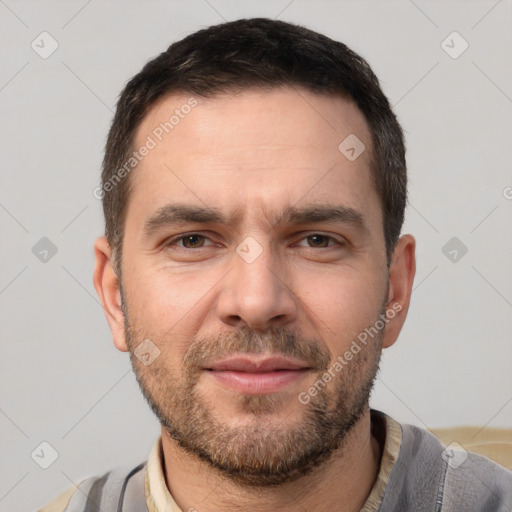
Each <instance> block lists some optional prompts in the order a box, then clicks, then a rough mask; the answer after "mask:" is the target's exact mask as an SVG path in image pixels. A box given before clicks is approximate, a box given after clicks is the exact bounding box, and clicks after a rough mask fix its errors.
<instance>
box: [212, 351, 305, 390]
mask: <svg viewBox="0 0 512 512" xmlns="http://www.w3.org/2000/svg"><path fill="white" fill-rule="evenodd" d="M311 370H312V367H311V366H308V365H307V364H306V363H304V362H301V361H299V360H296V359H292V358H288V357H283V356H268V355H266V356H260V357H256V356H252V355H251V356H249V355H247V356H239V355H238V356H235V357H230V358H227V359H222V360H219V361H215V362H213V363H211V364H209V365H207V366H206V367H205V368H204V372H205V373H206V374H207V376H209V377H211V378H213V379H215V380H216V381H217V382H219V383H221V384H222V385H224V386H226V387H228V388H230V389H233V390H235V391H238V392H241V393H244V394H249V395H264V394H270V393H276V392H278V391H280V390H283V389H284V388H286V387H287V386H290V385H291V384H293V383H296V382H298V381H299V380H301V379H302V378H304V376H305V375H306V374H307V373H308V372H310V371H311Z"/></svg>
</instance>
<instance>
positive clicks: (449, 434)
mask: <svg viewBox="0 0 512 512" xmlns="http://www.w3.org/2000/svg"><path fill="white" fill-rule="evenodd" d="M430 432H432V434H434V435H435V436H436V437H437V438H438V439H439V440H440V441H441V443H442V444H443V445H445V446H448V445H449V444H450V443H452V442H457V443H459V444H460V445H461V446H462V448H464V449H465V450H467V451H468V452H473V453H478V454H480V455H483V456H484V457H487V458H489V459H491V460H493V461H495V462H497V463H498V464H500V465H502V466H504V467H506V468H507V469H510V470H512V429H506V428H490V427H485V428H482V427H454V428H439V429H431V430H430Z"/></svg>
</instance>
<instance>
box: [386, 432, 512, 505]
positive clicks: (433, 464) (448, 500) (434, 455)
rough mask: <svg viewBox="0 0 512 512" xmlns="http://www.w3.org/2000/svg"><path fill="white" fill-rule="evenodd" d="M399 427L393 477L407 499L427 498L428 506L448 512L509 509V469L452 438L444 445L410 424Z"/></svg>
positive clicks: (511, 479) (511, 497)
mask: <svg viewBox="0 0 512 512" xmlns="http://www.w3.org/2000/svg"><path fill="white" fill-rule="evenodd" d="M400 427H401V429H402V443H401V446H400V451H399V457H398V460H397V464H396V467H395V468H394V472H395V475H392V476H394V479H393V480H394V481H395V484H394V485H395V487H396V488H397V489H398V488H400V491H401V492H400V494H402V496H404V495H405V496H408V497H409V498H408V501H409V502H410V503H411V502H412V503H414V502H415V503H418V504H419V503H426V502H429V503H431V504H432V510H438V511H450V512H455V511H466V510H471V511H475V512H477V511H485V512H498V511H500V512H501V511H504V510H510V509H511V508H512V471H509V470H508V469H506V468H504V467H502V466H500V465H499V464H497V463H495V462H493V461H491V460H490V459H488V458H487V457H484V456H482V455H478V454H476V453H472V452H469V451H466V450H464V448H463V447H462V446H460V445H457V444H455V443H452V444H451V445H449V446H444V445H443V444H441V442H440V441H439V440H438V439H437V438H436V437H435V436H434V435H433V434H431V433H430V432H427V431H426V430H424V429H421V428H419V427H416V426H414V425H400ZM417 500H421V501H417ZM426 510H428V509H426Z"/></svg>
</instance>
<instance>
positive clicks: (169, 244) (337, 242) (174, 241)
mask: <svg viewBox="0 0 512 512" xmlns="http://www.w3.org/2000/svg"><path fill="white" fill-rule="evenodd" d="M190 236H199V237H202V238H204V239H205V240H210V239H209V238H208V237H207V236H206V235H202V234H200V233H194V232H191V233H185V234H184V235H178V236H175V237H173V238H171V239H170V240H168V241H167V242H165V244H164V245H165V247H178V246H177V245H176V244H177V243H179V242H180V241H182V240H184V239H185V238H187V237H190ZM313 236H321V237H324V238H327V239H328V240H329V241H332V242H334V244H333V245H328V246H327V247H308V248H309V249H317V248H318V249H330V248H332V247H335V246H336V245H338V246H340V247H343V246H344V245H346V244H345V243H344V242H342V241H340V240H337V239H335V238H334V237H332V236H330V235H325V234H323V233H311V234H309V235H306V236H304V237H303V238H301V239H300V241H302V240H305V239H307V238H310V237H313ZM210 241H211V240H210ZM206 247H212V246H211V245H209V246H206ZM206 247H197V248H195V249H194V248H189V247H182V246H180V247H179V248H180V249H184V250H187V251H193V250H197V249H205V248H206Z"/></svg>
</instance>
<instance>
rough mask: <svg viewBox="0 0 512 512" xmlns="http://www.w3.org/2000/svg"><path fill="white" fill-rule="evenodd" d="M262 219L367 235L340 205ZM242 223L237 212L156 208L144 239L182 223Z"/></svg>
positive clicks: (359, 218) (289, 210)
mask: <svg viewBox="0 0 512 512" xmlns="http://www.w3.org/2000/svg"><path fill="white" fill-rule="evenodd" d="M263 213H264V215H265V216H266V217H267V219H268V220H269V221H270V222H271V224H272V226H273V227H274V226H280V225H294V224H311V223H321V222H330V223H341V224H346V225H348V226H351V227H354V228H356V229H358V230H360V231H361V232H363V233H364V234H365V235H368V234H369V233H370V228H369V226H368V222H367V221H366V218H365V217H364V215H363V214H362V213H360V212H358V211H356V210H354V209H353V208H350V207H347V206H343V205H330V204H321V205H311V206H306V207H301V208H297V207H295V206H288V207H286V208H284V209H283V210H282V211H281V212H279V213H278V214H277V215H276V214H273V215H269V214H268V213H267V212H266V211H265V208H264V212H263ZM240 219H241V215H240V212H239V211H237V212H235V214H233V215H231V216H230V217H229V218H228V217H225V216H224V215H223V214H222V212H221V211H220V210H219V209H218V208H213V207H205V206H193V205H188V204H183V203H175V204H167V205H165V206H162V207H161V208H159V209H158V210H157V211H156V212H155V213H154V214H153V215H152V216H151V217H150V218H148V219H147V220H146V221H145V223H144V235H145V237H147V238H149V237H151V236H152V235H153V234H155V233H156V232H158V231H159V230H160V229H162V228H164V227H169V226H173V225H178V224H184V223H187V222H189V223H198V224H220V225H225V226H233V225H235V224H237V223H238V222H239V221H240Z"/></svg>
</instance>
